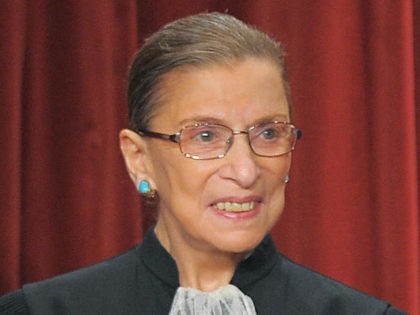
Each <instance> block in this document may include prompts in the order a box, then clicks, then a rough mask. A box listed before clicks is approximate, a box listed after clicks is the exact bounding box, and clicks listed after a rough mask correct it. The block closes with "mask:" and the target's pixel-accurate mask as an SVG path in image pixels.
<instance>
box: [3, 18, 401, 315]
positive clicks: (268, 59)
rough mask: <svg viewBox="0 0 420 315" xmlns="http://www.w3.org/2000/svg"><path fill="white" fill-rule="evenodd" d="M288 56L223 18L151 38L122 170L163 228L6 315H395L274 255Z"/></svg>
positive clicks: (14, 298) (286, 127) (135, 88)
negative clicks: (273, 232)
mask: <svg viewBox="0 0 420 315" xmlns="http://www.w3.org/2000/svg"><path fill="white" fill-rule="evenodd" d="M283 57H284V52H283V50H282V48H281V47H280V46H279V44H278V43H276V42H275V41H274V40H272V39H271V38H269V37H268V36H267V35H265V34H264V33H262V32H260V31H258V30H256V29H255V28H253V27H250V26H248V25H245V24H243V23H242V22H240V21H238V20H237V19H235V18H233V17H232V16H229V15H226V14H219V13H213V14H200V15H196V16H191V17H188V18H185V19H181V20H177V21H175V22H173V23H170V24H168V25H166V26H165V27H163V28H162V29H161V30H160V31H158V32H157V33H156V34H154V35H153V36H152V37H150V38H149V39H148V40H147V41H146V43H145V45H144V46H143V47H142V48H141V50H140V51H139V52H138V54H137V55H136V57H135V60H134V63H133V65H132V67H131V73H130V83H129V90H128V96H129V106H130V109H129V117H130V122H129V123H130V129H127V130H123V131H121V133H120V143H121V149H122V153H123V155H124V158H125V162H126V166H127V169H128V173H129V175H130V177H131V179H132V181H133V182H134V184H135V185H136V187H138V189H139V191H140V193H141V194H142V195H143V196H144V199H145V200H147V201H149V203H151V204H153V205H154V206H155V208H156V209H155V211H156V217H157V222H156V225H155V226H153V227H152V228H151V229H150V230H149V231H148V233H147V235H146V236H145V239H144V241H143V243H142V244H140V245H139V246H138V247H137V248H135V249H133V250H131V251H129V252H127V253H125V254H122V255H120V256H118V257H115V258H112V259H110V260H107V261H105V262H103V263H100V264H97V265H94V266H91V267H88V268H85V269H82V270H79V271H75V272H72V273H70V274H66V275H63V276H58V277H56V278H53V279H50V280H46V281H42V282H39V283H35V284H29V285H26V286H24V287H23V289H22V290H20V291H17V292H14V293H12V294H9V295H7V296H5V297H3V298H2V299H1V300H0V313H1V314H42V315H46V314H403V313H402V312H400V311H398V310H396V309H395V308H393V307H391V306H389V305H388V304H387V303H386V302H383V301H379V300H377V299H375V298H373V297H369V296H367V295H365V294H363V293H360V292H358V291H356V290H353V289H351V288H348V287H346V286H344V285H343V284H339V283H337V282H335V281H333V280H331V279H328V278H326V277H324V276H322V275H319V274H317V273H315V272H313V271H310V270H308V269H306V268H304V267H302V266H300V265H297V264H296V263H294V262H292V261H290V260H289V259H287V258H286V257H284V256H283V255H282V254H280V253H279V252H278V251H277V250H276V248H275V246H274V243H273V241H272V240H271V238H270V236H269V233H270V230H271V229H272V228H273V226H274V225H275V224H276V222H277V220H278V219H279V217H280V215H281V213H282V211H283V208H284V194H285V189H286V185H287V182H288V173H289V169H290V164H291V156H292V153H291V152H292V151H293V149H294V147H295V144H296V141H297V139H298V138H299V136H300V132H299V130H298V129H297V128H296V127H295V126H294V125H293V124H292V123H291V109H290V100H289V89H288V85H287V81H286V73H285V66H284V60H283Z"/></svg>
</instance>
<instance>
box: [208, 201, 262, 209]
mask: <svg viewBox="0 0 420 315" xmlns="http://www.w3.org/2000/svg"><path fill="white" fill-rule="evenodd" d="M256 204H257V203H256V202H255V201H251V202H243V203H239V202H229V201H226V202H218V203H216V204H215V206H216V208H217V209H219V210H224V211H232V212H241V211H249V210H252V209H254V207H255V205H256Z"/></svg>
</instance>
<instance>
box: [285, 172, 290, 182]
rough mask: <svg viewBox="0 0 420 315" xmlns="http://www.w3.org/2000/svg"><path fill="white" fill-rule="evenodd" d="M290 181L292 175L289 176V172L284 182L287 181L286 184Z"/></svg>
mask: <svg viewBox="0 0 420 315" xmlns="http://www.w3.org/2000/svg"><path fill="white" fill-rule="evenodd" d="M289 181H290V176H289V174H287V175H286V176H285V177H284V183H285V184H287V183H288V182H289Z"/></svg>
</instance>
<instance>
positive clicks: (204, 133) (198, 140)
mask: <svg viewBox="0 0 420 315" xmlns="http://www.w3.org/2000/svg"><path fill="white" fill-rule="evenodd" d="M231 137H232V131H231V130H230V129H229V128H227V127H224V126H220V125H210V124H197V125H192V126H187V127H184V129H182V130H181V134H180V143H179V144H180V147H181V151H182V153H183V154H184V155H185V156H186V157H190V158H193V159H215V158H220V157H223V156H224V155H225V154H226V151H227V148H228V145H229V139H230V138H231Z"/></svg>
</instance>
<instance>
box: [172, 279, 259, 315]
mask: <svg viewBox="0 0 420 315" xmlns="http://www.w3.org/2000/svg"><path fill="white" fill-rule="evenodd" d="M233 314H234V315H256V314H257V313H256V312H255V307H254V303H253V302H252V299H251V298H250V297H249V296H247V295H245V294H243V293H242V291H241V290H239V289H238V288H237V287H236V286H234V285H231V284H229V285H226V286H223V287H221V288H219V289H217V290H215V291H213V292H203V291H199V290H196V289H193V288H184V287H179V288H178V289H177V291H176V294H175V297H174V300H173V302H172V307H171V310H170V312H169V315H233Z"/></svg>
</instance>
